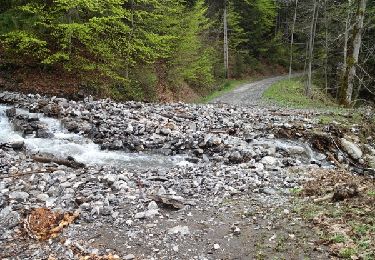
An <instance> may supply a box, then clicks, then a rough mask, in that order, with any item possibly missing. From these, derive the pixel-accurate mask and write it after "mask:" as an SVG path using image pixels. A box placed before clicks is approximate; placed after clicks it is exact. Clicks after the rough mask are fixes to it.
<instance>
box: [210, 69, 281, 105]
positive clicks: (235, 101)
mask: <svg viewBox="0 0 375 260" xmlns="http://www.w3.org/2000/svg"><path fill="white" fill-rule="evenodd" d="M287 77H288V76H277V77H272V78H267V79H263V80H260V81H256V82H252V83H247V84H244V85H241V86H240V87H238V88H236V89H234V90H233V91H231V92H228V93H225V94H224V95H222V96H220V97H217V98H215V99H213V100H212V101H210V103H216V104H220V103H224V104H231V105H239V106H254V105H260V104H261V99H262V95H263V92H264V91H265V90H266V89H267V88H269V87H270V86H271V85H272V84H274V83H275V82H277V81H279V80H282V79H285V78H287Z"/></svg>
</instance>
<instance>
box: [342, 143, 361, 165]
mask: <svg viewBox="0 0 375 260" xmlns="http://www.w3.org/2000/svg"><path fill="white" fill-rule="evenodd" d="M341 147H342V148H343V149H344V151H345V152H347V153H348V154H349V155H350V157H352V158H353V159H355V160H359V159H361V158H362V155H363V153H362V150H361V149H360V148H359V147H358V146H357V145H356V144H354V143H352V142H350V141H348V140H346V139H345V138H342V139H341Z"/></svg>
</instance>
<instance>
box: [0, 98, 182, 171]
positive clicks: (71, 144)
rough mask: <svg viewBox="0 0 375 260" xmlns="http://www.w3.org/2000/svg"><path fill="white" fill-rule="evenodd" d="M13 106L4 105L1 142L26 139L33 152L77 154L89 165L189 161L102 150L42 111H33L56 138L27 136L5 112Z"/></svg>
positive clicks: (62, 155)
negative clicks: (15, 127) (13, 123)
mask: <svg viewBox="0 0 375 260" xmlns="http://www.w3.org/2000/svg"><path fill="white" fill-rule="evenodd" d="M7 108H9V107H7V106H4V105H0V143H9V142H17V141H23V142H24V143H25V146H26V149H27V151H28V152H30V153H49V154H53V155H54V156H56V157H60V158H66V157H68V156H71V157H73V158H74V159H75V160H76V161H77V162H81V163H84V164H86V165H94V164H96V165H104V164H110V165H114V166H120V167H124V168H132V169H134V168H142V169H144V168H146V169H147V168H171V167H173V166H176V165H179V166H183V165H187V164H189V163H188V162H186V161H185V160H184V157H182V156H163V155H146V154H137V153H125V152H119V151H105V150H101V149H100V146H99V145H97V144H95V143H93V142H92V141H91V140H90V139H88V138H85V137H83V136H82V135H79V134H73V133H69V132H68V131H67V130H66V129H64V127H63V126H62V124H61V122H60V120H58V119H53V118H47V117H45V116H43V115H41V114H33V116H37V117H39V121H41V122H43V123H44V124H46V125H47V126H48V131H49V132H50V133H53V134H54V137H53V138H49V139H42V138H36V137H35V136H33V135H30V136H26V137H23V136H22V135H21V134H19V133H18V132H16V131H14V129H13V127H12V124H11V123H10V122H9V120H8V118H7V117H6V115H5V111H6V109H7ZM17 114H29V113H28V112H27V111H25V110H21V109H17Z"/></svg>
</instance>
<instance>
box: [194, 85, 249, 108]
mask: <svg viewBox="0 0 375 260" xmlns="http://www.w3.org/2000/svg"><path fill="white" fill-rule="evenodd" d="M252 81H253V79H241V80H238V79H230V80H226V81H225V82H223V83H222V84H221V85H219V87H217V88H214V89H213V90H212V91H211V92H210V93H209V94H208V95H205V96H203V97H202V98H200V99H198V100H197V101H196V103H208V102H210V101H212V100H213V99H215V98H217V97H220V96H221V95H224V94H225V93H228V92H230V91H232V90H233V89H235V88H237V87H239V86H240V85H242V84H245V83H249V82H252Z"/></svg>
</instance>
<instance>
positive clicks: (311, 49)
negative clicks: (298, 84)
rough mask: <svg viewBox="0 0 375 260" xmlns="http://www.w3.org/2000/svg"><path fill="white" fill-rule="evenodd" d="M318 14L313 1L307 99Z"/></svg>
mask: <svg viewBox="0 0 375 260" xmlns="http://www.w3.org/2000/svg"><path fill="white" fill-rule="evenodd" d="M317 14H318V3H317V0H314V6H313V17H312V19H311V27H310V37H309V48H308V49H309V63H308V71H307V84H306V89H305V92H306V95H307V96H308V97H311V96H312V62H313V53H314V39H315V31H316V23H317V20H318V19H317V16H318V15H317Z"/></svg>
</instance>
